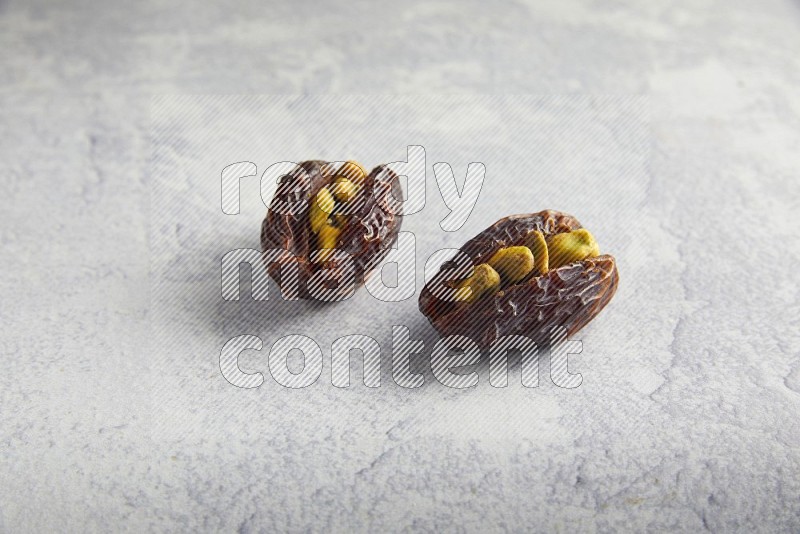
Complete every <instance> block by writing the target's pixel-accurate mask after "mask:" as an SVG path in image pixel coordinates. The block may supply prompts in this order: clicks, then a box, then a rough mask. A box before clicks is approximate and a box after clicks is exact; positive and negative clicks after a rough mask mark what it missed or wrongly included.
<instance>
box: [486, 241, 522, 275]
mask: <svg viewBox="0 0 800 534" xmlns="http://www.w3.org/2000/svg"><path fill="white" fill-rule="evenodd" d="M488 263H489V265H491V266H492V267H493V268H494V270H495V271H497V272H498V274H500V277H501V278H502V279H503V283H505V284H516V283H517V282H519V281H520V280H522V279H523V278H525V277H526V276H527V275H528V273H530V272H531V271H532V270H533V252H531V249H529V248H528V247H523V246H517V247H506V248H501V249H500V250H498V251H497V252H495V253H494V255H493V256H492V257H491V258H490V259H489V262H488Z"/></svg>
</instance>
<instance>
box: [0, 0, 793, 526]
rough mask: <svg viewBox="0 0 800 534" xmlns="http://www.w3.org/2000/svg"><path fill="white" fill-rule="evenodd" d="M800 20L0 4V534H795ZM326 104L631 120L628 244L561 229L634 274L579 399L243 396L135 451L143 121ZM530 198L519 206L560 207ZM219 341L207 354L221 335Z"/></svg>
mask: <svg viewBox="0 0 800 534" xmlns="http://www.w3.org/2000/svg"><path fill="white" fill-rule="evenodd" d="M799 10H800V5H798V3H797V2H791V1H786V0H780V1H777V0H775V1H773V0H768V1H766V2H759V3H757V4H755V3H752V2H744V1H738V0H736V1H733V2H721V1H720V2H711V1H709V2H696V1H692V2H677V3H669V5H659V4H656V3H647V4H645V3H640V2H588V1H568V2H527V3H526V2H495V3H492V5H491V7H489V6H486V5H484V3H479V2H459V3H456V2H441V3H421V2H420V3H416V2H414V3H399V2H363V3H355V4H353V3H350V4H348V5H347V6H338V7H336V6H333V5H323V4H318V3H316V2H294V3H291V4H286V5H277V4H274V5H273V4H263V3H259V2H245V3H240V4H238V5H237V6H235V7H233V6H230V5H220V6H218V7H212V6H206V7H199V6H194V5H193V6H189V5H185V6H184V5H180V4H169V3H162V2H141V3H136V4H131V5H125V6H124V7H117V8H109V7H108V6H106V4H102V3H92V2H74V3H71V4H69V5H66V4H60V3H53V2H40V1H36V0H34V1H29V2H16V1H15V2H3V3H0V49H2V50H3V54H2V57H1V58H0V80H2V83H1V84H0V115H2V120H0V167H1V168H2V169H1V170H2V173H0V176H1V177H2V178H0V179H2V185H3V192H4V194H3V205H2V214H3V223H2V225H0V242H2V248H0V255H2V260H3V266H4V270H3V276H2V279H0V294H2V300H1V301H0V302H2V304H1V305H0V318H2V325H3V332H2V339H1V340H0V350H2V357H3V361H4V363H5V367H6V372H5V373H3V374H2V375H0V460H1V461H0V482H1V483H0V530H6V531H34V530H45V529H57V530H65V531H68V530H72V531H74V530H90V531H99V530H112V529H114V530H117V529H119V530H144V529H153V530H167V529H170V530H186V531H190V530H198V529H202V530H221V529H224V530H235V529H239V530H241V531H243V532H248V531H259V530H274V529H281V530H315V531H316V530H323V529H324V528H326V526H328V525H330V526H331V527H333V528H334V529H337V530H344V529H348V528H355V529H357V530H367V529H373V530H376V529H391V530H411V529H419V530H426V529H427V530H456V531H457V530H464V531H475V530H478V529H480V528H485V529H492V530H550V531H552V530H574V529H581V530H588V531H592V530H600V531H607V530H612V529H623V528H629V529H637V530H659V529H664V528H674V529H681V530H686V531H696V530H701V529H704V528H707V529H711V530H728V531H735V530H753V529H754V530H759V531H776V530H784V531H787V530H797V529H798V521H799V520H798V515H799V514H800V498H799V497H800V477H798V474H799V473H800V451H798V443H800V439H798V438H800V425H798V419H797V413H798V408H800V358H799V357H798V351H799V348H798V347H800V343H799V341H800V338H799V337H798V334H797V332H798V326H800V324H798V319H797V318H798V315H799V314H798V312H799V311H800V310H798V304H797V303H798V286H797V275H796V273H795V265H796V264H797V259H798V250H800V247H799V246H798V245H799V244H800V243H799V241H800V239H798V232H797V230H798V226H799V225H798V222H797V216H796V212H797V209H798V208H800V192H798V181H797V175H798V170H800V165H799V163H800V161H799V160H798V153H799V152H798V149H800V142H798V127H799V126H800V96H799V94H798V92H797V91H796V88H797V87H798V82H800V72H799V71H798V66H800V65H798V64H799V63H800V60H799V59H798V55H797V50H799V49H800V32H798V29H800V11H799ZM331 92H332V93H439V94H462V93H463V94H475V93H495V94H497V93H506V94H543V95H549V94H559V95H560V94H564V93H573V94H578V95H586V94H610V95H645V96H644V99H645V100H646V101H647V102H648V103H649V105H648V110H649V111H648V114H649V117H650V118H649V124H650V134H649V139H650V140H651V146H650V155H651V157H650V160H649V166H650V169H649V173H647V176H649V181H648V182H646V183H644V184H641V183H639V182H637V181H635V180H629V182H630V183H631V184H632V187H633V188H634V189H633V191H631V192H627V191H626V192H625V193H624V194H626V195H628V194H630V195H631V197H628V196H625V197H624V198H626V199H629V198H633V197H635V196H636V195H638V196H639V200H638V202H639V203H638V204H636V205H634V204H630V203H625V204H624V206H627V208H626V209H627V210H628V211H629V212H630V213H637V214H639V215H640V216H641V219H635V220H631V221H630V227H629V228H626V229H625V232H624V233H620V231H619V229H618V228H613V227H606V228H604V227H603V225H609V224H617V221H616V220H609V219H608V218H607V217H606V216H605V215H604V213H605V212H604V211H600V210H599V204H595V205H593V204H592V203H591V202H589V203H585V202H581V203H580V204H578V203H577V200H575V202H576V204H575V205H563V204H562V205H560V206H559V207H563V208H564V209H567V210H569V211H573V212H575V214H576V215H578V216H579V218H581V219H582V221H583V222H584V223H585V224H587V225H589V226H590V227H591V228H592V229H595V228H599V229H600V230H599V233H600V234H601V235H605V236H607V239H605V240H601V243H602V244H603V246H604V247H605V246H606V243H613V245H614V248H615V250H613V252H615V253H616V252H617V250H620V251H624V253H625V258H624V260H623V259H622V258H621V261H626V262H628V265H627V266H626V270H625V271H623V272H622V285H621V287H620V294H619V295H618V296H617V299H618V300H617V299H615V301H613V302H612V303H611V305H610V307H609V308H608V309H607V311H606V312H605V313H604V314H603V315H601V316H600V317H598V319H597V321H596V322H595V323H593V324H592V325H591V326H590V327H589V328H588V329H587V330H586V331H585V332H586V333H585V334H584V335H583V337H584V341H585V350H586V355H585V356H582V357H579V358H578V359H577V360H576V364H577V366H578V368H579V369H580V371H581V372H583V373H584V379H585V383H584V385H583V386H581V387H580V388H578V390H576V391H574V392H565V391H562V390H557V389H555V388H553V387H549V388H546V387H542V388H540V389H539V390H534V391H525V390H522V388H519V387H516V388H515V387H512V386H510V387H509V388H508V389H507V390H492V389H491V388H486V387H484V388H480V387H479V388H478V389H476V390H474V391H469V392H462V391H454V390H449V389H446V388H443V387H440V386H438V385H436V384H435V383H431V384H428V385H426V386H425V387H424V388H422V389H421V390H404V389H402V388H399V387H396V386H395V387H385V388H381V389H380V390H379V393H377V395H375V396H372V397H370V396H369V395H368V393H371V392H366V391H365V388H363V387H361V388H359V387H357V386H355V385H354V386H353V387H352V388H351V389H349V390H337V389H336V388H332V387H330V385H329V384H327V383H325V382H321V383H320V384H319V387H315V389H313V393H309V392H310V391H312V390H311V389H309V390H302V391H299V392H289V393H296V394H295V395H290V394H288V393H287V392H285V391H282V392H279V390H278V389H277V387H275V386H274V385H273V386H271V387H270V385H269V384H265V386H264V387H262V388H261V389H259V390H255V391H254V392H253V393H252V394H251V393H250V392H238V391H237V392H236V393H242V395H232V396H231V398H232V399H235V400H238V399H239V398H242V399H246V400H244V401H242V402H246V403H247V406H254V405H256V404H257V403H258V402H261V403H262V405H263V411H262V412H261V413H257V412H255V411H249V412H245V415H249V416H251V417H252V418H254V419H255V422H254V423H253V424H252V425H248V424H242V425H237V426H236V427H226V426H225V425H209V426H207V427H205V428H204V427H203V426H202V425H203V422H204V421H213V420H220V419H221V415H224V413H225V411H226V410H235V406H234V407H231V406H222V405H219V406H216V407H215V408H216V410H217V412H210V411H207V410H206V408H205V406H204V402H205V400H206V399H203V398H202V397H199V396H198V398H197V399H196V402H195V403H193V404H190V405H186V406H184V409H183V411H176V412H174V413H172V414H171V415H172V417H173V421H174V425H173V429H171V430H168V431H166V432H164V431H161V430H159V428H160V427H158V426H156V425H157V424H161V425H163V422H164V419H163V418H161V416H162V415H163V410H159V406H160V405H159V404H158V402H159V394H160V392H162V391H164V389H163V388H160V387H157V386H159V385H160V384H159V382H157V381H156V382H154V381H153V379H152V373H151V370H152V368H153V363H154V357H153V353H152V352H151V351H149V350H148V349H147V346H148V344H150V343H151V342H152V339H151V335H150V332H151V331H152V330H151V328H150V321H151V320H152V319H153V318H154V317H155V316H156V314H155V313H154V312H155V311H156V308H153V307H152V306H151V304H150V294H149V290H150V288H151V282H152V280H151V279H150V265H149V261H148V258H149V252H150V246H149V245H150V243H149V241H148V235H149V230H150V225H151V221H153V220H155V219H154V218H153V214H152V213H150V192H151V190H152V188H153V178H152V175H151V172H150V170H151V169H150V168H149V164H148V161H149V155H150V138H149V136H150V134H149V132H150V131H151V116H150V111H151V95H153V94H162V93H169V94H176V93H195V94H198V93H292V94H296V93H331ZM337 139H338V140H339V141H341V140H342V139H343V138H341V137H337ZM325 141H326V140H325V139H319V140H317V141H316V142H317V145H314V144H313V143H309V146H318V147H319V150H320V151H323V150H332V148H333V147H329V146H328V145H327V144H326V142H325ZM405 142H407V141H405V140H402V141H399V142H398V143H394V142H393V143H391V144H389V145H387V146H386V152H389V151H394V152H392V154H391V158H392V159H394V158H398V159H399V158H401V157H402V156H403V155H404V151H403V147H402V144H401V143H405ZM423 144H424V143H423ZM341 148H342V149H348V148H351V147H344V146H343V147H341ZM319 155H320V156H323V155H326V154H319ZM332 156H334V157H339V154H332ZM356 156H357V155H356ZM246 157H248V158H250V157H252V158H253V159H254V161H257V162H258V164H259V166H260V168H262V165H263V164H262V161H263V159H269V158H267V157H266V156H264V155H261V154H259V155H256V156H252V155H251V154H250V153H249V151H248V154H246ZM373 157H374V158H375V159H371V158H373ZM389 157H390V156H388V155H383V154H381V155H375V156H369V157H366V158H363V159H364V160H366V161H365V163H369V164H375V163H378V162H379V161H381V160H383V159H384V158H386V159H389ZM256 158H258V159H256ZM440 158H441V159H444V160H446V161H450V162H451V164H453V165H454V169H455V170H456V172H458V170H459V169H464V165H465V163H466V160H464V159H459V158H456V157H451V156H449V155H446V154H445V155H442V156H440ZM432 159H433V155H432V154H431V155H429V164H430V163H432V162H433V161H432ZM559 170H560V169H558V168H555V167H554V168H552V169H550V172H549V174H548V176H553V177H558V175H559ZM571 171H572V172H574V169H572V170H571V169H570V168H569V167H568V166H566V167H565V169H563V172H564V174H565V175H566V176H569V175H570V174H569V173H570V172H571ZM487 172H488V169H487ZM184 177H185V176H183V175H181V174H180V173H178V174H177V175H176V180H178V179H182V178H184ZM573 177H574V175H573ZM503 179H506V178H503ZM487 180H488V174H487ZM543 181H544V180H543ZM546 183H547V185H546V186H545V187H546V188H547V190H546V191H544V192H542V193H539V194H540V195H543V200H542V202H541V203H540V202H539V201H538V200H536V198H537V197H532V198H533V200H531V199H529V198H515V199H512V200H511V202H514V203H519V204H524V205H529V204H530V203H532V204H534V206H533V208H534V209H538V208H540V207H545V205H546V204H545V201H547V202H548V203H549V202H555V201H559V202H569V201H570V199H573V200H574V199H576V197H575V196H574V193H572V194H571V196H569V198H566V197H559V195H563V194H564V193H565V191H564V190H561V189H558V188H556V187H555V183H554V182H551V181H550V179H548V180H547V181H546ZM618 183H620V182H613V181H609V187H615V184H618ZM532 194H533V193H532ZM432 196H433V195H432ZM437 200H438V201H439V202H440V199H437ZM481 202H483V199H482V200H481ZM509 207H510V206H509ZM433 211H434V212H435V211H436V209H434V210H433ZM509 211H526V210H525V209H522V210H517V209H516V208H515V209H514V210H511V209H509ZM424 214H425V212H423V214H420V215H418V216H416V219H415V220H413V224H415V225H416V224H420V225H424V226H425V227H429V225H431V224H435V222H432V223H431V222H428V223H426V224H423V223H424V222H425V221H423V220H422V219H423V217H424ZM584 214H585V215H584ZM480 217H481V218H478V217H474V218H471V219H470V222H469V223H468V224H471V225H474V226H473V227H471V228H470V229H469V230H468V229H467V228H465V229H464V231H463V233H462V234H454V238H455V239H456V240H458V241H459V242H460V240H461V238H462V237H467V236H469V235H472V233H474V232H472V230H475V229H480V228H482V227H483V226H485V224H488V223H489V222H492V221H493V220H494V219H495V218H496V217H495V215H494V214H493V213H491V210H483V209H482V210H481V212H480ZM434 219H435V217H434ZM409 223H410V224H411V223H412V220H411V219H409ZM238 224H239V223H236V225H234V226H232V227H231V233H232V234H236V233H237V228H238ZM248 228H249V227H248ZM185 230H186V231H187V232H191V229H190V228H188V227H187V228H186V229H185ZM471 232H472V233H471ZM180 234H182V232H181V233H180ZM180 234H179V233H178V231H177V229H176V234H175V236H176V237H175V239H176V241H177V242H178V243H180V242H182V241H183V242H185V243H191V242H192V241H191V239H192V236H191V234H184V235H180ZM236 235H238V234H236ZM437 235H440V236H445V234H444V233H443V232H440V233H438V234H437ZM624 236H627V237H628V238H629V239H625V238H623V237H624ZM231 237H233V236H231ZM446 237H447V238H448V241H449V238H450V236H446ZM242 239H243V240H249V239H251V238H250V237H247V238H245V237H242ZM615 239H620V240H619V241H617V242H614V241H613V240H615ZM443 240H444V238H443ZM226 242H227V240H226ZM609 249H611V246H609ZM618 254H619V253H618ZM633 273H636V274H635V276H634V274H633ZM200 282H202V280H200V281H199V282H198V281H195V282H193V283H200ZM204 295H205V294H204V293H201V297H203V296H204ZM348 304H350V303H348ZM192 305H193V306H194V307H195V308H197V309H198V310H200V313H201V314H203V313H206V312H205V311H203V310H204V309H205V308H204V306H206V305H210V306H218V302H217V300H215V299H211V300H204V298H198V300H197V301H196V302H193V303H192ZM190 311H191V310H190ZM186 313H188V311H187V312H186ZM212 317H217V318H218V320H219V323H213V322H212V323H209V324H202V323H200V324H199V327H198V328H199V330H198V331H199V333H200V334H203V332H209V331H211V332H217V331H220V330H221V329H224V328H225V327H226V324H227V326H228V327H231V328H233V326H234V325H233V324H232V323H230V322H228V323H226V322H225V321H226V319H225V318H226V316H225V315H224V314H221V315H219V316H212ZM342 318H343V319H342V320H343V321H345V322H346V321H347V320H348V319H346V318H345V315H344V314H342ZM356 323H358V321H356ZM352 326H353V327H354V328H355V327H359V326H362V324H360V323H359V324H354V325H352ZM409 327H412V325H410V324H409ZM424 327H425V323H424V322H423V321H420V322H419V323H417V324H416V325H415V328H417V329H418V330H416V331H422V330H423V328H424ZM238 331H239V328H238V325H237V326H236V332H238ZM413 331H415V329H414V328H412V332H413ZM612 333H613V334H616V336H611V334H612ZM382 335H383V336H386V333H385V332H384V333H383V334H382ZM427 336H428V338H430V337H431V336H430V333H429V334H427ZM612 337H613V338H614V339H612ZM603 340H605V341H603ZM265 341H266V339H265ZM601 342H602V343H603V344H600V345H598V344H599V343H601ZM606 343H607V344H606ZM383 346H384V347H387V346H388V345H386V344H385V343H384V344H383ZM178 355H179V357H178V358H176V360H177V363H180V362H181V358H184V357H185V356H186V355H185V354H184V353H182V352H180V351H178ZM195 357H196V359H197V360H196V361H197V365H190V366H187V367H186V374H185V376H186V377H187V380H195V381H198V380H200V379H201V378H203V377H202V376H200V375H198V373H199V372H200V371H201V370H204V369H205V366H207V365H208V362H209V355H208V354H205V353H197V354H196V355H195ZM159 361H167V360H159ZM251 361H252V362H253V364H254V365H256V364H258V363H259V360H258V359H257V358H253V359H252V360H251ZM324 377H325V374H324V373H323V378H324ZM204 378H205V379H206V380H207V381H208V384H210V385H211V386H210V389H209V390H207V391H208V392H213V390H214V388H220V387H222V385H224V386H227V387H228V388H231V386H228V385H227V384H222V385H218V384H219V382H220V380H221V378H220V376H219V373H218V370H211V371H210V372H209V373H208V375H207V376H205V377H204ZM387 378H388V377H386V375H384V379H385V380H386V379H387ZM512 384H513V382H512ZM387 385H390V384H388V383H387ZM429 386H430V387H429ZM183 391H185V390H183ZM271 394H272V395H271ZM310 396H311V397H313V398H314V399H315V402H314V403H311V404H307V401H308V399H309V397H310ZM360 397H363V398H364V402H357V400H358V399H359V398H360ZM166 400H167V401H168V400H170V399H169V398H168V397H167V399H166ZM154 406H155V407H154ZM525 423H528V424H525ZM154 429H156V431H154ZM183 429H191V430H193V432H184V431H183Z"/></svg>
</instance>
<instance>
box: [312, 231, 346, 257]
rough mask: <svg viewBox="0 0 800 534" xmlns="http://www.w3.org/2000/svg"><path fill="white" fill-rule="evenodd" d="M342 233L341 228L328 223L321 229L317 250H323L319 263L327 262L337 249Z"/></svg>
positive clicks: (318, 235)
mask: <svg viewBox="0 0 800 534" xmlns="http://www.w3.org/2000/svg"><path fill="white" fill-rule="evenodd" d="M341 233H342V230H341V228H338V227H336V226H334V225H333V224H330V223H328V222H326V223H325V224H323V225H322V226H320V228H319V233H318V234H317V248H318V249H320V250H321V252H320V254H319V256H318V259H319V261H326V260H327V259H328V257H329V256H330V255H331V254H332V253H333V249H335V248H336V244H337V242H338V241H339V235H340V234H341Z"/></svg>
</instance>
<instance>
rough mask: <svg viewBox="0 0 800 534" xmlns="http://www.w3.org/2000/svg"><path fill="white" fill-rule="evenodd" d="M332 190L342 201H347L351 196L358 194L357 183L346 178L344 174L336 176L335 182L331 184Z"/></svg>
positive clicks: (337, 198)
mask: <svg viewBox="0 0 800 534" xmlns="http://www.w3.org/2000/svg"><path fill="white" fill-rule="evenodd" d="M330 188H331V192H332V193H333V196H334V197H336V200H339V201H341V202H347V201H348V200H350V199H351V198H353V197H354V196H355V195H356V191H357V190H358V188H357V187H356V184H354V183H353V182H351V181H350V180H348V179H347V178H345V177H344V176H339V177H337V178H336V180H335V181H334V183H333V184H332V185H331V186H330Z"/></svg>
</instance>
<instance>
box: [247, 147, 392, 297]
mask: <svg viewBox="0 0 800 534" xmlns="http://www.w3.org/2000/svg"><path fill="white" fill-rule="evenodd" d="M340 169H341V167H338V166H335V165H333V164H330V163H328V162H325V161H316V160H313V161H304V162H302V163H300V164H299V165H298V166H297V167H295V169H294V170H292V172H290V173H289V174H287V175H284V176H283V177H281V179H280V181H279V183H278V189H277V191H276V193H275V196H274V197H273V199H272V201H271V203H270V208H269V211H268V212H267V216H266V218H265V219H264V221H263V222H262V224H261V246H262V248H263V250H264V251H265V252H266V251H268V250H274V249H283V250H285V251H287V252H288V254H286V255H285V256H284V257H283V258H282V259H281V260H280V261H279V262H271V263H267V265H266V267H267V271H268V273H269V275H270V277H272V279H273V280H275V282H276V283H277V284H278V285H279V286H280V287H281V288H282V289H285V288H284V284H283V282H286V280H288V279H290V277H288V276H286V274H285V273H286V272H287V269H286V267H287V266H289V265H290V264H294V265H293V267H296V268H297V273H298V275H297V276H298V290H299V291H298V294H297V296H299V297H300V298H302V299H314V298H316V297H315V296H314V295H313V294H312V291H310V287H309V280H310V279H312V277H313V276H314V275H315V274H316V273H318V272H319V271H320V270H322V269H324V270H325V271H327V272H326V279H327V280H328V283H327V285H328V287H334V286H336V285H337V284H339V283H340V282H341V280H344V279H345V276H344V275H343V271H342V265H343V262H342V261H341V260H340V259H337V258H335V257H334V258H330V259H328V260H327V261H312V255H313V254H314V252H315V251H316V250H317V249H318V248H320V247H319V246H318V244H317V243H316V239H317V237H316V236H315V234H314V231H313V230H312V228H311V222H310V216H311V214H310V212H311V204H312V202H313V200H312V199H315V198H316V195H317V193H319V192H320V190H321V189H322V188H324V187H333V186H332V183H333V182H334V181H335V180H336V179H337V178H338V177H340V175H339V171H340ZM402 198H403V196H402V191H401V188H400V181H399V178H398V176H397V175H396V174H395V173H394V172H393V171H391V170H390V169H389V168H388V167H387V166H385V165H379V166H378V167H375V168H374V169H373V170H372V172H370V173H369V174H367V175H366V176H364V177H363V184H362V185H361V187H360V189H359V190H358V192H357V193H356V194H355V196H354V197H353V198H351V199H350V200H349V201H347V202H346V203H345V205H346V209H347V213H348V214H347V216H346V217H347V222H346V223H344V224H343V225H342V226H341V228H340V232H341V233H340V234H339V235H338V237H337V238H336V246H335V249H336V250H337V251H338V252H345V253H347V254H348V255H349V257H350V258H352V266H353V271H354V272H353V277H352V278H350V280H352V282H353V284H351V285H352V286H353V288H356V287H358V286H360V285H363V283H364V277H365V273H369V271H370V270H371V269H373V268H374V267H376V266H377V265H378V264H379V263H380V262H381V260H383V258H384V257H385V256H386V254H387V253H388V252H389V249H390V248H391V247H392V245H394V243H395V241H396V240H397V234H398V233H399V231H400V225H401V222H402V211H401V207H402Z"/></svg>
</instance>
